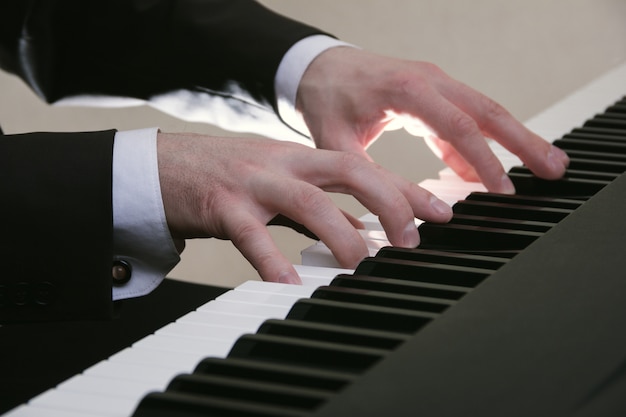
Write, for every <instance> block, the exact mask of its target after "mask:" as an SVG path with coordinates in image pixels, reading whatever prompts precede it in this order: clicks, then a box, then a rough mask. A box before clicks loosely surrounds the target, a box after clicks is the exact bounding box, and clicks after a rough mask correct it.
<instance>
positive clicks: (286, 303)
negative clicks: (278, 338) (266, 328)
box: [217, 291, 302, 307]
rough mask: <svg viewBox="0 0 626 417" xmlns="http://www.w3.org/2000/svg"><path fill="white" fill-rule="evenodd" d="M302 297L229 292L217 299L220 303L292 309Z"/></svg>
mask: <svg viewBox="0 0 626 417" xmlns="http://www.w3.org/2000/svg"><path fill="white" fill-rule="evenodd" d="M298 298H302V296H301V295H287V294H274V293H267V292H266V293H263V292H252V291H227V292H225V293H224V294H222V295H220V296H219V297H217V300H219V301H231V302H240V303H251V304H262V305H266V306H278V307H291V305H292V304H293V303H294V302H295V300H297V299H298Z"/></svg>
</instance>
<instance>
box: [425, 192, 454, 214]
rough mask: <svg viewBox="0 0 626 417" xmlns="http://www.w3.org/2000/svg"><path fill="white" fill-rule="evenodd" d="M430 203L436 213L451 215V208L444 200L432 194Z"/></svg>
mask: <svg viewBox="0 0 626 417" xmlns="http://www.w3.org/2000/svg"><path fill="white" fill-rule="evenodd" d="M430 205H431V207H432V208H433V209H434V210H435V211H436V212H437V213H439V214H441V215H445V216H451V215H452V208H451V207H450V206H449V205H448V204H446V203H445V202H444V201H441V200H440V199H438V198H437V197H435V196H432V197H431V198H430Z"/></svg>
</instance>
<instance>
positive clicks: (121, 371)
mask: <svg viewBox="0 0 626 417" xmlns="http://www.w3.org/2000/svg"><path fill="white" fill-rule="evenodd" d="M178 372H179V371H178V370H176V369H171V368H162V367H155V366H150V365H148V364H137V363H126V362H112V361H110V360H105V361H101V362H98V363H97V364H95V365H93V366H91V367H90V368H87V369H86V370H85V372H83V374H82V375H86V376H96V377H103V378H109V379H120V380H128V381H137V382H152V383H154V385H155V386H162V387H165V386H166V385H167V383H168V382H169V381H170V379H172V377H173V376H174V375H176V374H177V373H178Z"/></svg>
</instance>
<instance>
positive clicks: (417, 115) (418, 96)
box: [296, 47, 569, 193]
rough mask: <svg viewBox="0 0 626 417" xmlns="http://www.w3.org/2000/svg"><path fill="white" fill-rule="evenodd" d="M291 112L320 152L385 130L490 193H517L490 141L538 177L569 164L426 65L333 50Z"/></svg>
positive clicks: (556, 173)
mask: <svg viewBox="0 0 626 417" xmlns="http://www.w3.org/2000/svg"><path fill="white" fill-rule="evenodd" d="M296 107H297V109H298V110H299V111H301V112H302V114H303V117H304V120H305V122H306V124H307V126H308V128H309V131H310V132H311V134H312V136H313V139H314V140H315V143H316V144H317V146H318V147H319V148H323V149H334V150H343V151H349V152H353V153H356V154H359V155H362V156H365V157H367V155H366V153H365V149H366V148H367V146H368V145H370V144H371V143H372V142H373V141H374V140H376V138H378V136H380V134H381V133H382V132H383V131H385V130H389V129H395V128H399V127H405V128H406V129H407V130H408V131H409V132H411V133H414V134H417V135H419V136H423V137H425V138H426V139H427V140H428V141H429V145H431V148H433V149H434V150H435V153H437V154H438V156H439V157H440V158H442V159H443V161H444V162H445V163H447V164H448V165H449V166H450V167H451V168H452V169H454V171H455V172H457V173H458V174H459V175H460V176H461V177H462V178H464V179H466V180H471V181H482V182H483V183H484V184H485V186H486V187H487V189H489V190H490V191H493V192H503V193H513V192H514V187H513V184H512V183H511V181H510V180H509V178H508V177H507V176H506V174H505V172H504V169H503V168H502V166H501V164H500V162H499V161H498V160H497V158H496V157H495V156H494V154H493V153H492V152H491V150H490V149H489V147H488V145H487V143H486V141H485V137H488V138H492V139H495V140H496V141H498V142H499V143H500V144H502V145H503V146H504V147H505V148H507V149H508V150H509V151H511V152H512V153H514V154H516V155H517V156H519V158H520V159H521V160H522V161H523V162H524V163H525V164H526V165H527V166H528V167H529V168H530V169H531V170H532V171H533V172H534V173H535V174H536V175H538V176H540V177H543V178H546V179H556V178H559V177H560V176H562V175H563V173H564V170H565V168H566V167H567V165H568V163H569V159H568V158H567V156H566V155H565V153H564V152H563V151H561V150H560V149H558V148H555V147H553V146H552V145H550V144H549V143H547V142H546V141H544V140H543V139H541V138H540V137H538V136H537V135H535V134H533V133H532V132H530V131H529V130H528V129H526V128H525V127H524V126H523V125H522V124H521V123H519V122H518V121H517V120H515V119H514V118H513V117H512V116H511V115H510V114H509V113H508V112H507V111H506V110H505V109H504V108H502V107H501V106H500V105H498V104H497V103H495V102H494V101H492V100H491V99H489V98H487V97H485V96H484V95H482V94H480V93H478V92H477V91H475V90H473V89H471V88H469V87H468V86H466V85H464V84H462V83H460V82H458V81H456V80H453V79H451V78H450V77H448V76H447V75H446V74H445V73H444V72H443V71H441V70H440V69H439V68H438V67H436V66H434V65H432V64H429V63H424V62H412V61H405V60H399V59H393V58H387V57H383V56H379V55H375V54H371V53H368V52H366V51H363V50H360V49H356V48H351V47H337V48H332V49H329V50H327V51H325V52H323V53H322V54H320V56H318V57H317V58H316V59H315V60H314V61H313V62H312V63H311V65H310V66H309V68H308V69H307V70H306V72H305V73H304V76H303V78H302V81H301V83H300V86H299V89H298V96H297V102H296Z"/></svg>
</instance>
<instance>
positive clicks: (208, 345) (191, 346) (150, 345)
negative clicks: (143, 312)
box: [133, 334, 232, 356]
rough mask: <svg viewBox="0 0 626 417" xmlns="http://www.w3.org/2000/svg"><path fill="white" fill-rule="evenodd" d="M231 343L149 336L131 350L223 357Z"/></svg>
mask: <svg viewBox="0 0 626 417" xmlns="http://www.w3.org/2000/svg"><path fill="white" fill-rule="evenodd" d="M231 345H232V342H231V341H228V340H227V341H223V340H208V339H202V338H195V337H177V336H175V337H173V336H168V335H163V334H159V335H156V334H154V335H150V336H148V337H144V338H143V339H141V340H140V341H138V342H136V343H134V344H133V348H136V349H140V350H142V351H146V350H156V351H165V352H176V354H178V353H189V354H191V355H194V354H195V355H200V356H202V355H220V356H221V355H223V354H224V352H226V353H227V352H228V349H229V348H230V347H231Z"/></svg>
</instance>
